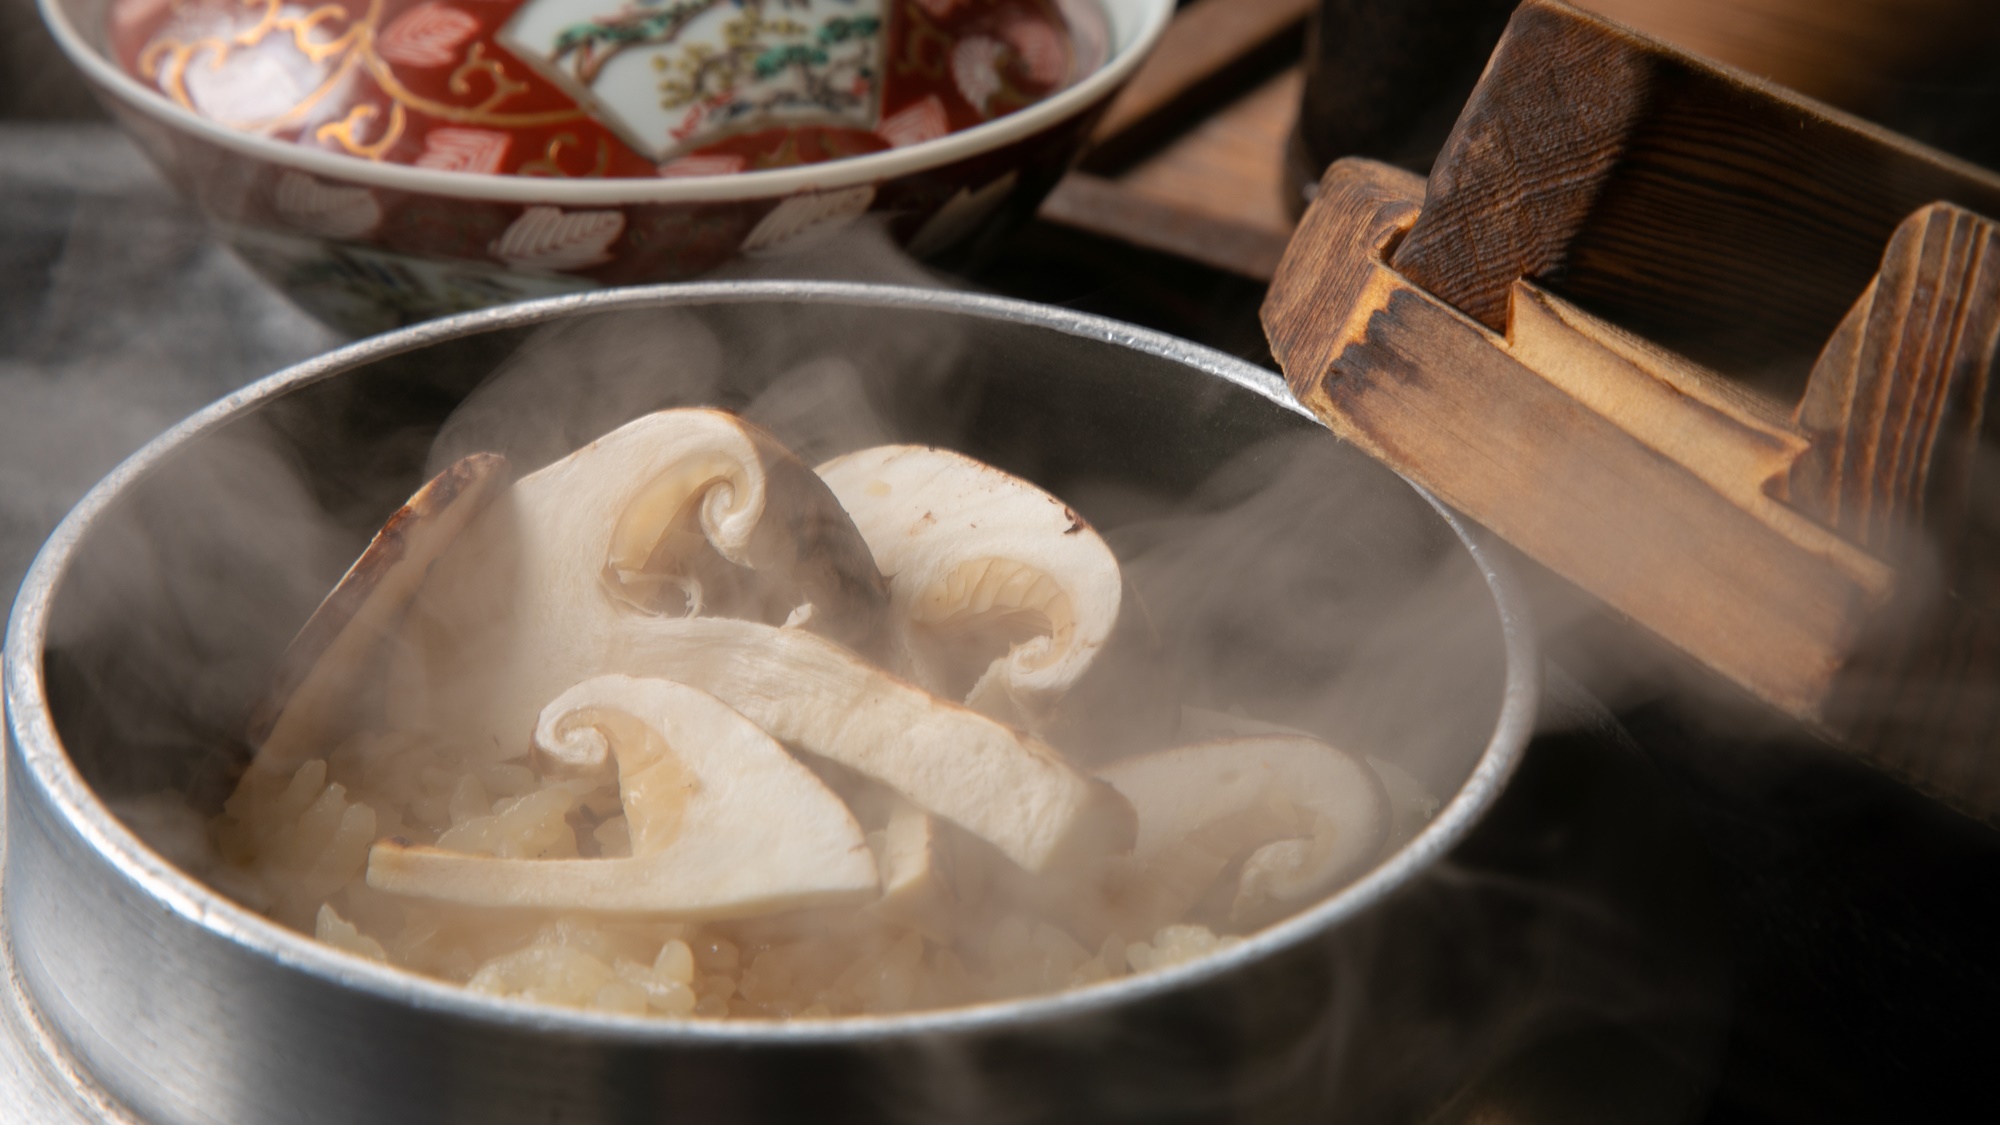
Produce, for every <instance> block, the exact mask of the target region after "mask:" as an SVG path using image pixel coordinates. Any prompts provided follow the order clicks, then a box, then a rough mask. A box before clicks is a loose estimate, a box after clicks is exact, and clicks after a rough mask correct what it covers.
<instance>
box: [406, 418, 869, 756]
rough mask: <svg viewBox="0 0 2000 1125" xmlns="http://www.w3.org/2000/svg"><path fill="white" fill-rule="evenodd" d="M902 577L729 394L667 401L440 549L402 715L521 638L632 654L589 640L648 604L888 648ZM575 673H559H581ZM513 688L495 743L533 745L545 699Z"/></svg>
mask: <svg viewBox="0 0 2000 1125" xmlns="http://www.w3.org/2000/svg"><path fill="white" fill-rule="evenodd" d="M887 604H888V591H887V585H886V583H884V582H883V580H882V576H881V575H880V574H879V573H878V572H877V571H876V569H875V563H874V559H873V557H872V556H871V555H870V554H869V551H868V546H867V544H866V543H865V542H863V540H862V538H861V535H860V533H859V532H858V531H856V530H855V528H854V525H853V523H852V522H851V521H850V520H849V519H848V517H847V514H846V513H845V512H844V511H842V510H841V507H840V505H839V503H838V502H837V501H836V500H835V499H834V497H833V494H832V493H831V492H829V491H828V490H827V488H826V486H825V485H824V484H823V483H821V481H820V479H819V478H818V477H817V476H815V475H814V474H813V473H812V471H811V470H810V469H807V468H806V467H805V466H804V465H802V464H800V463H799V461H798V460H797V459H796V458H794V457H793V456H792V455H791V454H790V453H788V452H786V450H785V449H784V448H783V447H782V446H780V445H779V444H778V443H777V441H776V440H775V439H773V438H772V437H771V436H770V435H768V434H766V433H764V432H763V431H762V430H760V429H758V428H757V427H755V426H752V425H750V424H749V423H746V422H744V421H742V420H741V419H739V418H736V417H734V416H732V415H729V414H726V413H723V412H721V411H717V410H697V409H686V410H666V411H661V412H659V413H656V414H649V415H647V416H645V417H642V418H639V419H636V420H634V421H632V422H629V423H627V424H625V425H624V426H621V427H619V428H618V429H617V430H614V431H612V432H611V433H609V434H606V435H605V436H603V437H601V438H599V439H597V440H596V441H594V442H592V443H591V444H590V445H588V446H585V447H584V448H582V449H579V450H577V451H576V452H574V453H572V454H570V455H569V456H568V457H566V458H564V459H562V460H561V461H557V462H555V463H554V464H552V465H549V466H547V467H545V468H543V469H540V470H538V471H536V472H534V473H531V474H529V475H528V476H526V477H523V478H522V479H521V480H520V481H519V482H517V483H516V484H515V485H514V487H513V488H511V489H509V490H508V491H507V493H506V494H505V495H504V496H503V497H502V498H501V500H500V502H499V503H497V504H495V505H493V507H492V508H491V509H490V510H489V511H488V512H487V513H486V515H485V516H484V517H483V518H481V519H479V520H477V521H475V522H474V523H473V525H472V526H471V527H469V528H467V529H466V533H465V535H464V537H463V538H462V540H461V541H460V543H459V544H458V545H457V547H456V548H455V549H454V550H452V551H451V552H450V553H448V554H447V555H446V556H445V557H444V558H443V559H441V560H439V562H438V565H437V567H436V568H435V570H434V572H433V574H432V577H431V579H430V581H429V582H427V583H426V584H425V586H424V590H423V593H422V596H421V597H419V599H418V601H417V604H416V605H415V606H414V607H413V612H412V613H411V615H410V623H409V626H408V628H406V629H405V630H404V634H403V637H402V639H403V642H404V643H403V645H402V647H401V651H400V652H399V654H398V670H397V674H396V676H395V677H394V679H393V682H394V683H395V685H396V686H397V688H398V689H399V690H398V691H397V693H396V694H394V695H392V697H391V700H390V702H391V719H392V721H394V722H396V723H397V724H398V725H407V723H406V722H405V720H408V719H410V718H411V717H412V716H413V715H418V716H420V715H421V713H422V711H423V710H424V708H425V707H426V706H427V704H426V701H425V700H424V699H423V696H424V693H425V692H426V691H427V690H428V689H429V688H430V686H431V685H432V684H433V682H434V681H436V680H438V679H440V678H448V677H449V676H450V675H452V674H453V672H452V670H451V669H449V668H447V667H446V665H447V664H448V663H451V662H454V661H463V660H466V659H470V660H472V661H474V662H477V661H478V660H479V658H480V657H481V656H482V655H483V654H484V653H486V652H488V651H490V650H493V649H496V648H504V649H511V650H516V651H524V652H532V653H535V654H536V655H537V658H538V659H541V660H545V661H547V662H548V663H550V664H551V665H553V666H560V667H564V668H577V667H585V666H590V667H591V669H592V671H617V670H620V669H608V668H603V667H598V666H595V664H594V662H593V661H592V660H591V659H590V658H589V657H588V656H587V655H586V654H588V653H590V652H593V651H595V650H597V649H598V648H600V647H601V638H602V637H604V636H606V635H609V634H610V633H612V632H615V631H616V628H617V623H618V622H619V621H620V620H622V619H626V618H632V617H682V616H687V617H694V616H723V617H743V618H748V619H753V620H760V621H765V622H767V623H770V624H778V623H780V622H792V623H797V624H799V625H800V626H802V627H803V628H805V629H807V630H810V631H812V632H815V633H820V634H823V635H825V636H829V637H832V638H833V639H835V640H837V641H840V642H841V643H843V644H846V645H848V646H850V647H852V648H854V649H856V650H857V651H860V652H864V653H866V652H871V651H875V650H876V649H877V647H878V643H877V638H878V635H879V633H880V631H881V630H882V628H883V621H884V619H885V616H886V615H885V613H884V610H885V609H886V607H887ZM574 682H575V681H574V680H568V681H565V682H562V683H560V684H555V685H553V687H554V689H555V690H561V689H562V688H566V687H568V686H569V685H570V684H571V683H574ZM553 694H554V692H553V691H551V692H550V693H549V694H544V695H528V696H520V697H516V698H513V699H509V700H503V701H502V702H501V706H503V707H504V708H505V712H506V714H505V716H504V721H503V722H501V723H500V724H499V727H498V730H499V732H500V737H499V738H498V740H497V741H496V742H495V743H493V749H492V753H493V755H494V756H496V757H500V758H508V757H516V756H519V755H521V754H524V753H526V750H527V738H528V735H529V732H530V730H531V728H532V725H533V720H534V707H535V706H536V705H537V704H538V703H539V702H540V701H542V700H545V699H548V698H550V696H551V695H553Z"/></svg>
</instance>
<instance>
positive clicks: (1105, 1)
mask: <svg viewBox="0 0 2000 1125" xmlns="http://www.w3.org/2000/svg"><path fill="white" fill-rule="evenodd" d="M68 2H69V0H36V6H37V7H38V8H40V9H41V14H42V22H43V23H44V24H45V25H46V26H47V27H48V29H49V32H50V34H51V35H52V36H53V37H54V38H55V41H56V44H57V45H58V46H59V47H61V48H62V51H63V53H64V54H65V55H67V56H69V59H70V61H71V62H73V63H75V64H76V65H77V66H78V67H79V68H81V69H82V70H83V72H84V75H85V77H86V78H88V79H89V80H90V81H91V83H92V84H93V85H94V86H96V88H97V89H98V90H99V91H101V92H103V93H106V94H109V95H111V96H113V97H115V98H117V99H118V100H119V101H120V102H122V103H124V104H125V105H127V106H129V107H131V108H132V109H134V110H137V111H138V112H140V113H143V114H145V115H147V116H149V117H153V118H155V119H157V120H159V121H160V122H161V123H163V124H164V125H166V126H167V127H168V128H169V129H172V130H174V131H175V132H179V133H188V134H193V135H194V136H195V137H197V138H198V139H200V140H204V141H207V142H208V143H210V144H213V145H217V146H220V147H222V148H224V149H228V150H230V151H232V152H234V153H236V154H238V155H241V156H246V157H250V158H252V159H255V160H260V161H263V162H265V163H268V164H273V165H277V166H279V167H282V168H287V169H290V170H293V171H297V172H302V173H307V174H310V175H314V176H318V177H322V178H326V179H332V180H337V181H340V182H342V183H348V184H358V185H362V186H366V187H377V188H384V189H388V190H392V191H400V192H408V193H412V194H420V195H431V196H442V197H446V198H459V199H479V200H490V201H495V202H503V203H524V204H543V205H557V206H572V207H576V206H601V205H617V204H624V205H629V204H646V203H704V202H706V203H713V202H725V201H738V200H750V199H767V198H771V197H773V196H784V195H793V194H801V193H810V192H825V191H835V190H839V189H842V188H851V187H858V186H862V185H869V184H878V183H882V182H885V181H887V180H890V179H893V178H896V177H899V176H906V175H910V174H912V173H916V172H923V171H928V170H931V169H935V168H939V167H942V166H944V165H947V164H951V163H953V162H955V161H958V160H962V159H965V158H967V157H971V156H976V155H978V154H980V153H983V152H988V151H991V150H993V149H997V148H1000V147H1002V146H1004V145H1007V144H1010V143H1012V142H1014V141H1018V140H1022V139H1024V138H1026V137H1029V136H1032V135H1034V134H1035V133H1038V132H1041V131H1042V130H1044V129H1047V128H1050V127H1052V126H1054V125H1055V124H1057V123H1059V122H1061V121H1064V120H1066V119H1068V118H1071V117H1074V116H1076V115H1078V114H1080V113H1082V112H1084V111H1085V110H1087V109H1088V108H1090V107H1091V106H1093V105H1095V104H1097V102H1098V101H1099V100H1101V99H1104V98H1108V97H1109V96H1110V95H1111V94H1112V93H1113V92H1115V91H1116V90H1117V88H1118V87H1119V86H1120V85H1122V84H1123V83H1124V82H1125V80H1126V79H1127V78H1129V77H1130V76H1131V74H1132V72H1133V71H1134V70H1136V69H1138V67H1139V64H1140V63H1141V62H1143V61H1145V58H1146V56H1147V55H1148V54H1150V53H1151V52H1152V49H1153V47H1154V45H1155V44H1156V43H1157V42H1158V41H1159V38H1160V36H1161V34H1162V33H1164V32H1165V30H1166V27H1167V23H1168V21H1169V20H1170V19H1171V18H1172V16H1173V13H1174V3H1173V0H1090V2H1092V3H1096V4H1098V5H1099V7H1100V8H1101V10H1102V11H1103V12H1104V15H1105V19H1106V21H1107V22H1108V23H1109V24H1110V28H1111V38H1112V43H1111V56H1110V57H1109V58H1107V59H1106V60H1105V61H1104V64H1103V65H1102V66H1099V67H1098V68H1097V69H1096V70H1094V71H1092V72H1090V73H1089V74H1087V75H1085V76H1084V77H1083V79H1082V80H1081V81H1079V82H1077V83H1075V84H1074V85H1072V86H1069V87H1067V88H1065V89H1063V90H1059V91H1057V92H1056V93H1055V94H1053V95H1051V96H1049V97H1047V98H1044V99H1042V100H1041V101H1039V102H1036V103H1035V104H1033V105H1031V106H1027V107H1026V108H1024V109H1020V110H1017V111H1015V112H1013V113H1010V114H1008V115H1006V116H1005V117H997V118H994V119H993V120H991V121H987V122H983V123H981V124H979V125H975V126H973V127H971V128H969V129H961V130H959V131H958V132H956V133H947V134H946V135H944V136H942V137H938V138H936V139H935V140H929V141H923V142H920V143H918V144H914V145H909V146H907V147H904V148H893V149H889V150H886V151H884V152H875V153H869V154H867V155H865V156H853V157H847V158H845V159H840V160H829V161H825V162H822V163H819V164H800V165H795V166H793V167H790V168H774V169H768V170H765V171H758V172H729V173H724V174H721V175H708V176H678V177H671V178H655V177H646V176H626V177H618V178H604V179H552V178H547V177H540V176H514V175H501V174H497V173H474V172H440V171H435V170H432V169H428V168H418V167H415V166H413V165H408V164H389V163H383V162H377V161H370V160H364V159H362V158H360V157H358V156H350V155H347V154H345V153H336V152H324V151H321V150H319V149H310V148H306V147H304V146H302V145H297V144H292V143H290V142H287V141H278V140H272V139H269V138H266V137H260V136H257V135H255V134H252V133H246V132H243V131H241V130H238V129H232V128H230V127H228V126H226V125H223V124H221V123H220V122H217V121H213V120H211V119H209V118H206V117H203V116H201V115H200V114H198V113H194V112H193V111H191V110H187V109H183V108H182V107H180V106H179V105H176V104H175V103H174V102H173V101H171V100H170V99H168V98H166V97H164V96H163V95H161V94H160V93H159V92H158V91H155V90H151V89H149V88H147V87H146V86H144V85H142V84H141V83H140V82H139V81H138V79H136V78H133V77H132V76H131V75H129V74H127V73H126V72H125V70H124V68H122V67H120V66H118V65H117V64H116V63H115V62H113V61H112V60H111V59H109V58H107V57H105V55H104V54H102V53H101V52H99V51H98V49H97V48H96V47H95V46H94V45H93V40H92V38H91V37H90V36H89V35H86V34H83V33H82V32H81V31H80V29H79V28H78V27H77V26H76V25H75V24H74V23H73V22H71V20H70V17H69V12H68V10H67V7H66V5H67V3H68Z"/></svg>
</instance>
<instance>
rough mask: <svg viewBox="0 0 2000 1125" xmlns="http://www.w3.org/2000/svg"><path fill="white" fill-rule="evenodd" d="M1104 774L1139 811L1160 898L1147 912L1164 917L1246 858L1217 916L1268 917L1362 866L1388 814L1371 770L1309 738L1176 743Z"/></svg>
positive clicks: (1144, 854) (1205, 895)
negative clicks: (1176, 745) (1174, 745)
mask: <svg viewBox="0 0 2000 1125" xmlns="http://www.w3.org/2000/svg"><path fill="white" fill-rule="evenodd" d="M1099 776H1100V777H1102V778H1103V779H1104V780H1106V781H1108V782H1110V783H1111V784H1112V785H1113V786H1114V787H1116V788H1117V790H1118V791H1119V792H1120V793H1122V794H1124V795H1125V797H1126V799H1128V800H1130V801H1131V802H1132V807H1133V808H1134V809H1135V810H1137V812H1138V814H1139V834H1138V840H1137V842H1136V843H1135V845H1134V846H1133V858H1134V859H1135V860H1136V861H1137V862H1138V863H1139V864H1141V865H1143V867H1144V869H1145V871H1146V873H1147V876H1148V879H1149V882H1150V890H1151V893H1152V898H1153V900H1154V901H1152V902H1151V903H1150V904H1148V909H1147V910H1146V911H1145V912H1146V913H1149V914H1150V915H1152V916H1154V917H1160V918H1164V919H1165V920H1173V919H1174V918H1175V917H1177V916H1178V915H1180V914H1181V913H1184V912H1186V911H1187V910H1190V909H1193V908H1194V907H1196V905H1197V904H1199V903H1201V902H1203V901H1204V900H1212V899H1213V896H1214V895H1215V894H1216V891H1217V882H1218V880H1219V879H1221V877H1222V876H1223V875H1224V874H1225V873H1226V872H1227V871H1228V869H1229V868H1230V867H1231V866H1233V865H1237V864H1240V867H1239V869H1238V874H1237V877H1236V879H1235V880H1234V886H1233V887H1230V886H1227V885H1225V886H1223V887H1222V888H1220V889H1221V890H1222V891H1224V892H1226V893H1225V895H1224V897H1223V900H1222V902H1221V903H1220V904H1219V906H1220V911H1221V912H1223V913H1224V914H1225V920H1226V921H1227V922H1228V923H1230V924H1231V925H1233V926H1237V927H1254V926H1258V925H1263V924H1265V923H1266V922H1270V921H1272V920H1274V919H1276V918H1278V917H1281V916H1283V915H1285V914H1288V913H1290V912H1292V911H1294V910H1297V909H1299V908H1300V907H1302V906H1304V905H1306V904H1307V902H1309V901H1310V900H1311V899H1312V898H1313V897H1315V896H1318V895H1321V894H1324V893H1326V892H1327V891H1330V890H1332V889H1333V888H1334V887H1335V886H1337V885H1339V884H1340V883H1341V882H1342V881H1343V880H1345V879H1348V878H1351V877H1352V876H1353V875H1355V874H1356V873H1357V872H1359V871H1360V870H1361V868H1362V867H1364V866H1365V865H1366V864H1367V863H1368V862H1369V861H1370V860H1372V859H1373V858H1374V857H1375V855H1376V853H1377V851H1378V850H1379V849H1380V848H1381V845H1382V841H1383V839H1384V837H1385V835H1386V833H1387V831H1388V827H1389V821H1390V811H1389V807H1388V799H1387V797H1386V796H1385V795H1384V793H1383V790H1382V783H1381V781H1380V780H1379V779H1378V778H1377V777H1376V775H1375V773H1374V771H1372V770H1370V769H1369V768H1368V766H1367V765H1365V764H1364V763H1362V761H1361V760H1360V759H1358V758H1356V757H1354V756H1352V755H1350V754H1346V753H1343V752H1342V751H1340V750H1337V749H1335V748H1333V747H1332V746H1328V745H1327V744H1326V743H1324V742H1320V741H1318V740H1317V739H1312V738H1303V737H1296V736H1265V737H1258V738H1238V739H1225V740H1222V741H1217V742H1204V743H1197V744H1195V745H1191V746H1178V747H1175V748H1173V749H1170V750H1161V751H1158V752H1155V753H1152V754H1145V755H1141V756H1139V757H1136V758H1128V759H1126V760H1124V761H1122V762H1118V763H1115V764H1114V765H1112V766H1110V767H1108V768H1106V769H1104V770H1103V771H1101V772H1100V774H1099Z"/></svg>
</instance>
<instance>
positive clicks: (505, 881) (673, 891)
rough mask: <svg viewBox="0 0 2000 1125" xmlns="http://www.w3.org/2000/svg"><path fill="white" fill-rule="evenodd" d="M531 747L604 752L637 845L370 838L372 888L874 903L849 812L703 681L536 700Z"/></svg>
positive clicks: (566, 759)
mask: <svg viewBox="0 0 2000 1125" xmlns="http://www.w3.org/2000/svg"><path fill="white" fill-rule="evenodd" d="M535 745H536V747H537V748H538V749H539V750H541V751H542V752H543V753H544V754H546V755H548V756H549V757H550V758H551V759H553V760H554V761H555V762H557V763H560V764H561V765H562V766H564V767H566V768H569V769H573V770H581V771H585V772H590V771H595V770H599V769H602V768H605V767H606V766H608V765H610V764H611V763H613V762H615V764H616V769H617V774H618V790H619V799H620V802H621V803H622V805H623V806H624V814H625V820H626V824H627V826H628V828H629V830H630V835H631V840H632V854H631V855H630V856H629V857H621V858H615V859H500V858H495V857H492V856H480V855H471V854H466V853H462V852H452V851H446V850H444V849H440V848H427V847H403V846H399V845H397V844H394V843H379V844H377V845H375V848H374V850H373V851H372V852H371V853H370V855H369V860H368V885H369V886H371V887H374V888H376V889H377V890H382V891H388V892H391V893H394V894H401V895H411V896H416V897H421V898H430V899H437V900H441V901H445V902H452V903H457V904H459V905H463V906H481V907H532V908H536V909H545V910H588V911H602V912H611V913H635V912H643V913H647V914H653V915H657V916H660V917H672V918H682V919H703V918H742V917H749V916H752V915H757V914H768V913H772V912H775V911H781V910H794V909H801V908H805V907H814V906H836V905H849V904H853V903H857V902H864V901H867V900H869V899H873V898H874V897H876V895H877V893H878V890H879V883H878V880H877V874H876V866H875V858H874V856H873V854H872V853H871V852H870V851H869V848H868V844H867V841H866V840H865V839H864V838H863V836H862V832H861V827H860V825H858V824H856V823H855V821H854V817H853V816H852V815H851V814H849V812H848V810H847V806H845V805H843V804H842V803H841V802H840V798H838V797H836V796H835V795H834V794H833V791H832V790H830V789H828V788H827V787H826V786H825V785H824V784H822V783H821V782H820V780H819V779H818V778H816V777H814V776H813V774H812V771H811V770H808V769H807V768H806V767H804V766H803V765H800V764H799V763H798V762H797V761H796V760H794V759H793V758H792V757H791V755H789V754H787V753H786V752H785V749H784V747H782V746H780V745H778V743H777V742H776V741H775V740H774V739H772V738H771V736H770V735H768V734H765V733H764V732H763V731H762V730H760V729H758V727H757V725H756V724H755V723H752V722H751V721H750V720H749V719H746V718H744V717H743V716H742V715H740V714H738V713H737V712H735V711H733V710H731V709H730V708H729V707H728V706H727V705H726V704H724V703H722V702H721V701H720V700H718V699H716V698H715V697H714V696H712V695H709V694H708V693H706V692H703V691H701V690H699V689H696V688H692V687H688V686H687V685H685V684H678V683H672V682H669V681H666V680H654V679H634V678H632V677H629V676H616V675H612V676H599V677H597V678H595V679H591V680H586V681H584V682H583V683H580V684H578V685H577V686H575V687H574V688H571V689H570V690H569V691H566V692H564V693H563V694H562V695H561V696H559V697H558V698H557V699H556V700H555V701H554V702H553V703H550V704H549V705H548V706H547V707H546V708H544V709H543V710H542V713H541V719H540V721H539V722H538V723H537V724H536V729H535Z"/></svg>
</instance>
